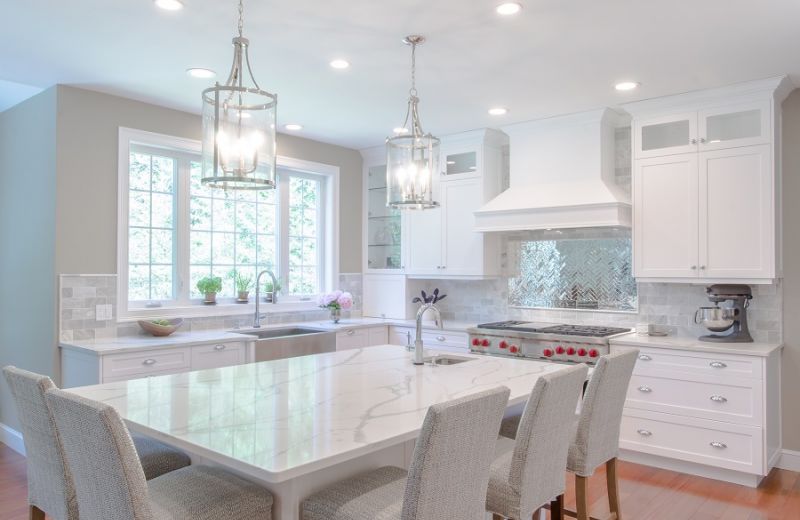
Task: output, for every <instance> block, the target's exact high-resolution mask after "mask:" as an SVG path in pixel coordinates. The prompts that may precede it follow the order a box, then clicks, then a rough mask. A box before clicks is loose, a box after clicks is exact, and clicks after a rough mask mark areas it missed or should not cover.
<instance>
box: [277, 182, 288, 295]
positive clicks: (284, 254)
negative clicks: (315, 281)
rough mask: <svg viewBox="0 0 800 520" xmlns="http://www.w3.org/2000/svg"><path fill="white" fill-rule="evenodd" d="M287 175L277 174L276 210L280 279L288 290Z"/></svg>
mask: <svg viewBox="0 0 800 520" xmlns="http://www.w3.org/2000/svg"><path fill="white" fill-rule="evenodd" d="M289 177H290V176H289V175H288V174H286V173H279V174H278V182H279V184H280V187H279V189H278V196H279V201H278V211H279V213H280V233H279V236H278V254H279V257H280V268H279V272H280V274H281V279H282V283H283V287H285V288H286V290H287V292H288V287H289Z"/></svg>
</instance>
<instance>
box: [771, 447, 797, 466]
mask: <svg viewBox="0 0 800 520" xmlns="http://www.w3.org/2000/svg"><path fill="white" fill-rule="evenodd" d="M775 467H777V468H781V469H788V470H789V471H800V451H794V450H783V451H782V452H781V458H780V459H779V460H778V463H777V464H776V465H775Z"/></svg>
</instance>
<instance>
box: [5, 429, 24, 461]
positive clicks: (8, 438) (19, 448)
mask: <svg viewBox="0 0 800 520" xmlns="http://www.w3.org/2000/svg"><path fill="white" fill-rule="evenodd" d="M0 442H2V443H3V444H5V445H6V446H8V447H9V448H11V449H12V450H14V451H16V452H17V453H19V454H20V455H22V456H23V457H24V456H25V441H24V440H23V439H22V434H21V433H20V432H18V431H17V430H15V429H13V428H11V427H10V426H8V425H6V424H3V423H0Z"/></svg>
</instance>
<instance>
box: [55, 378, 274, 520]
mask: <svg viewBox="0 0 800 520" xmlns="http://www.w3.org/2000/svg"><path fill="white" fill-rule="evenodd" d="M46 400H47V404H48V405H49V407H50V409H51V410H52V412H53V417H54V419H55V423H56V428H57V429H58V432H59V435H60V437H61V442H62V443H63V445H64V459H65V462H66V466H67V468H68V469H69V471H70V474H71V475H72V478H73V482H74V485H75V496H76V498H77V502H78V510H79V511H80V515H81V520H233V519H237V520H238V519H242V518H254V519H255V518H258V519H264V520H270V519H271V518H272V502H273V498H272V495H271V494H270V492H269V491H267V490H266V489H264V488H262V487H260V486H258V485H256V484H254V483H252V482H249V481H247V480H244V479H242V478H240V477H238V476H236V475H234V474H233V473H230V472H228V471H226V470H224V469H221V468H216V467H210V466H186V467H184V468H181V469H178V470H175V471H171V472H169V473H166V474H164V475H161V476H160V477H156V478H154V479H152V480H147V479H145V476H144V471H143V469H142V464H141V463H140V462H139V458H138V457H137V456H136V448H135V447H134V445H133V440H132V439H131V436H130V434H129V433H128V429H127V428H126V426H125V423H124V422H123V421H122V418H121V417H120V416H119V414H118V413H117V411H116V410H115V409H114V408H113V407H111V406H109V405H107V404H104V403H100V402H97V401H93V400H90V399H86V398H84V397H80V396H77V395H75V394H71V393H69V392H65V391H63V390H58V389H51V390H48V391H47V394H46Z"/></svg>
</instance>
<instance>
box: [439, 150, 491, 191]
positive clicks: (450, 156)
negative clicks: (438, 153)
mask: <svg viewBox="0 0 800 520" xmlns="http://www.w3.org/2000/svg"><path fill="white" fill-rule="evenodd" d="M481 159H482V157H481V152H480V150H478V149H476V148H475V146H474V145H472V146H456V145H450V146H447V147H445V148H443V149H442V180H443V181H445V182H447V181H448V180H457V179H466V178H469V177H480V175H481V169H482V168H481V165H480V162H481Z"/></svg>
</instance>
